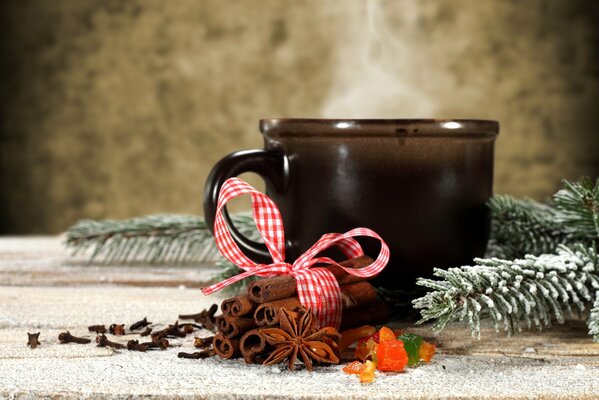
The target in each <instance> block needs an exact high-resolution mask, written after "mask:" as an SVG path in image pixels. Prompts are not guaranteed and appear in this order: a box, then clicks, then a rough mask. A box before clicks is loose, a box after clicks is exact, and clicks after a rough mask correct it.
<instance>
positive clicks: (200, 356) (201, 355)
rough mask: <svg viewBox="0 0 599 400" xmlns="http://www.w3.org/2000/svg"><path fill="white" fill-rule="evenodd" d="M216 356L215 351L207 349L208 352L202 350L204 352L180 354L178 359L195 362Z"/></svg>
mask: <svg viewBox="0 0 599 400" xmlns="http://www.w3.org/2000/svg"><path fill="white" fill-rule="evenodd" d="M215 354H216V353H215V352H214V350H213V349H207V350H202V351H196V352H195V353H184V352H180V353H179V354H177V357H179V358H189V359H193V360H203V359H205V358H208V357H212V356H213V355H215Z"/></svg>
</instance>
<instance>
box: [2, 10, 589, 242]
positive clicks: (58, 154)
mask: <svg viewBox="0 0 599 400" xmlns="http://www.w3.org/2000/svg"><path fill="white" fill-rule="evenodd" d="M596 4H597V3H595V2H592V1H549V0H534V1H527V2H519V1H474V0H473V1H466V0H458V1H456V0H440V1H410V0H405V1H403V0H402V1H386V2H382V1H371V2H366V1H339V2H333V1H328V2H327V1H321V0H310V1H281V0H267V1H264V0H261V1H257V0H256V1H219V0H215V1H191V0H177V1H166V0H165V1H158V0H145V1H120V0H114V1H100V0H97V1H79V0H53V1H45V0H30V1H22V2H17V1H14V2H8V3H7V2H5V3H3V5H2V6H0V7H2V18H3V20H2V21H1V22H2V27H3V28H2V29H3V34H2V39H1V40H2V59H1V61H0V65H1V70H2V80H1V85H0V96H1V99H2V111H1V114H0V119H1V121H0V122H1V125H0V132H1V136H0V233H2V232H3V233H26V232H59V231H61V230H63V229H65V228H66V227H67V226H68V225H70V224H71V223H73V222H75V221H76V220H77V219H79V218H83V217H88V218H125V217H131V216H136V215H142V214H147V213H154V212H181V213H195V214H201V193H202V187H203V183H204V180H205V178H206V175H207V174H208V171H209V170H210V167H211V166H212V165H213V164H214V163H215V162H216V161H217V160H218V159H219V158H220V157H222V156H223V155H225V154H227V153H229V152H231V151H234V150H237V149H242V148H252V147H258V146H260V145H261V140H260V136H259V134H258V131H257V121H258V119H259V118H261V117H269V116H305V117H320V116H327V117H332V116H337V117H348V116H353V117H396V118H401V117H406V118H408V117H454V118H491V119H498V120H499V121H500V122H501V124H502V132H501V135H500V138H499V140H498V142H497V155H496V175H495V176H496V184H495V190H496V192H502V193H511V194H515V195H528V196H532V197H535V198H539V199H542V198H544V197H545V196H547V195H549V194H550V193H551V192H553V191H554V190H555V189H556V188H557V187H558V186H559V181H560V179H561V178H575V177H577V176H579V175H582V174H587V175H595V176H596V175H597V174H598V173H599V162H598V161H599V159H598V153H599V147H598V142H599V141H598V140H597V135H598V134H599V117H598V114H599V113H598V112H597V109H599V106H598V104H599V50H598V44H599V28H597V26H596V25H597V24H596V21H597V20H598V19H599V9H598V6H597V5H596Z"/></svg>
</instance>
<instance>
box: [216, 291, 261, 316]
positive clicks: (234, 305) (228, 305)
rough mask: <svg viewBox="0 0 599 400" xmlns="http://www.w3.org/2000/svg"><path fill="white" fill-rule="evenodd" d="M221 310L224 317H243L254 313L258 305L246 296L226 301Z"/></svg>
mask: <svg viewBox="0 0 599 400" xmlns="http://www.w3.org/2000/svg"><path fill="white" fill-rule="evenodd" d="M220 308H221V310H222V312H223V314H224V315H230V316H232V317H241V316H243V315H246V314H250V313H253V312H254V309H255V308H256V303H255V302H254V301H253V300H252V299H250V296H248V295H247V294H246V295H240V296H236V297H233V298H230V299H226V300H224V301H223V302H222V304H221V305H220Z"/></svg>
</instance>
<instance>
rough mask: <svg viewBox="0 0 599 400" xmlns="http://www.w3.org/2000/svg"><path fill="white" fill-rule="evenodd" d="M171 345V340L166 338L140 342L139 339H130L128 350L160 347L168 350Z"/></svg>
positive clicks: (145, 349)
mask: <svg viewBox="0 0 599 400" xmlns="http://www.w3.org/2000/svg"><path fill="white" fill-rule="evenodd" d="M168 346H169V342H168V340H166V339H160V340H158V341H155V342H145V343H139V341H137V340H129V341H128V342H127V350H133V351H144V352H145V351H147V350H148V349H160V350H166V349H167V348H168Z"/></svg>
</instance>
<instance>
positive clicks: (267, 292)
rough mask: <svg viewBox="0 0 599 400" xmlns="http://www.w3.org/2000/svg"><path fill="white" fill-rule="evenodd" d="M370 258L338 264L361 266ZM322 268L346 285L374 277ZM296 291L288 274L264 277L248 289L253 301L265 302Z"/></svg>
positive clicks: (333, 266) (366, 264) (347, 266)
mask: <svg viewBox="0 0 599 400" xmlns="http://www.w3.org/2000/svg"><path fill="white" fill-rule="evenodd" d="M372 262H373V260H372V258H370V257H368V256H361V257H357V258H352V259H350V260H346V261H343V262H340V263H339V264H340V265H342V266H343V267H345V268H356V269H359V268H363V267H366V266H368V265H370V264H372ZM322 268H327V269H328V270H329V271H331V272H332V273H333V275H335V278H337V281H338V282H339V285H346V284H349V283H355V282H363V281H366V280H369V279H372V278H374V277H368V278H364V277H359V276H354V275H351V274H348V273H347V272H345V271H344V270H343V269H342V268H339V267H338V266H335V265H325V266H323V267H322ZM296 293H297V291H296V282H295V279H294V278H293V277H290V276H277V277H274V278H266V279H260V280H257V281H254V282H252V284H251V285H250V287H249V289H248V295H249V297H250V298H251V299H252V300H253V301H255V302H256V303H260V304H263V303H266V302H269V301H273V300H278V299H285V298H287V297H292V296H294V295H295V294H296Z"/></svg>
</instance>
